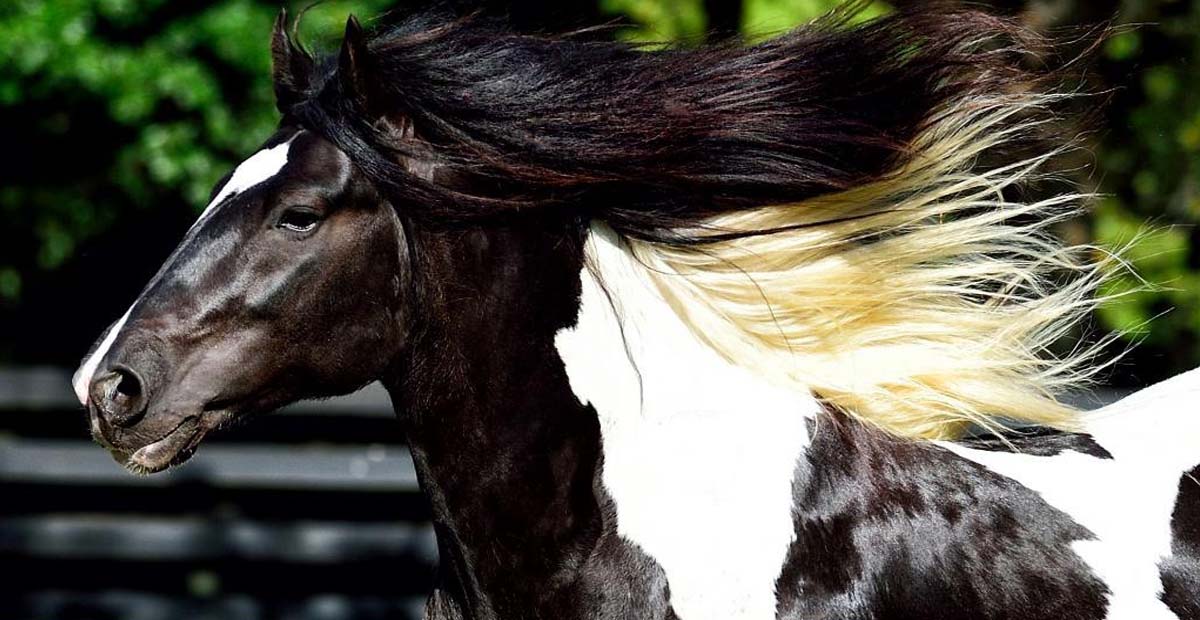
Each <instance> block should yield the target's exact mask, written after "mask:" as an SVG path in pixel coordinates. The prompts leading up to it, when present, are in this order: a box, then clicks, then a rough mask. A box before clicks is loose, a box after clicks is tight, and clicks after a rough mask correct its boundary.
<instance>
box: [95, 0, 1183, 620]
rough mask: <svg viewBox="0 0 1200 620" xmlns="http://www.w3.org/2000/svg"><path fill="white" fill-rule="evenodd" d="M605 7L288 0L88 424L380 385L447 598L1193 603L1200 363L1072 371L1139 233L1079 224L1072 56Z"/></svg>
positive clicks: (848, 24)
mask: <svg viewBox="0 0 1200 620" xmlns="http://www.w3.org/2000/svg"><path fill="white" fill-rule="evenodd" d="M601 39H603V38H602V37H597V36H594V34H590V33H588V32H583V33H571V34H564V35H545V34H536V35H535V34H520V33H514V32H511V31H509V30H507V29H506V28H505V27H504V26H503V25H502V24H497V23H494V22H493V21H489V20H488V19H485V18H481V17H478V16H475V17H471V16H467V17H463V16H461V15H453V14H443V13H439V12H437V11H432V12H421V11H416V12H411V13H406V14H403V15H399V14H398V15H394V16H391V17H389V18H387V19H386V20H384V21H381V22H379V23H378V24H375V25H373V26H372V27H371V28H370V29H367V28H364V27H363V26H362V25H360V23H359V22H358V21H357V20H356V19H355V18H354V17H351V18H350V19H349V21H348V23H347V26H346V30H345V35H344V37H343V40H342V41H341V43H340V47H339V48H338V49H337V51H336V52H334V53H331V54H323V55H322V54H314V53H312V52H310V51H308V50H306V49H305V48H304V47H303V46H302V45H301V44H300V43H299V42H298V41H296V40H295V36H294V34H289V19H288V18H287V16H286V15H285V14H283V13H281V14H280V16H279V18H278V20H277V21H276V24H275V28H274V31H273V33H272V39H271V50H272V58H273V67H274V68H273V82H274V90H275V97H276V100H277V105H278V108H279V112H280V114H281V121H280V125H279V128H278V130H277V131H276V132H275V133H274V135H272V136H270V137H269V138H268V139H267V140H266V142H265V143H264V145H263V146H262V148H261V150H260V151H258V152H257V153H255V154H254V155H253V156H251V157H249V158H248V159H246V160H245V161H244V162H242V163H241V164H240V165H238V166H237V167H236V168H235V169H234V170H233V171H232V172H231V173H230V174H229V175H227V176H226V177H225V178H224V179H223V180H221V181H220V182H219V183H218V184H217V186H216V188H215V189H214V192H213V195H212V196H211V200H210V202H209V204H208V206H207V208H205V209H204V211H203V213H202V214H201V215H200V217H199V219H198V220H197V221H196V222H195V224H194V225H193V226H192V227H191V228H190V229H189V230H188V231H187V232H186V234H185V235H184V237H183V240H182V242H181V243H180V245H179V246H178V248H177V249H176V250H175V251H174V252H173V253H172V254H171V255H170V256H169V257H168V258H167V259H166V261H165V263H164V264H163V266H162V268H161V269H160V270H159V271H158V272H157V274H156V275H155V276H154V277H153V278H152V279H151V280H150V282H149V283H148V284H147V285H146V287H145V288H144V290H143V292H142V293H141V294H140V296H139V297H138V298H137V299H136V300H135V301H134V302H133V304H132V305H131V307H130V308H129V310H128V311H127V312H126V313H125V314H124V316H122V317H120V318H119V319H118V320H117V321H116V322H114V323H113V324H112V325H111V326H110V327H109V328H108V329H107V331H105V332H104V333H103V334H102V335H101V337H100V339H99V340H98V342H97V343H96V344H95V345H94V346H93V347H92V349H91V351H89V353H88V354H87V356H86V357H85V358H84V360H83V362H82V364H81V366H80V368H79V370H78V372H77V373H76V375H75V377H74V379H73V386H74V390H75V392H76V394H77V395H78V397H79V400H80V402H81V403H82V404H83V405H84V407H85V408H86V410H87V413H88V417H89V420H90V427H91V432H92V434H93V435H94V437H95V439H96V440H97V441H98V442H99V443H100V444H101V445H103V446H104V447H105V448H107V449H108V450H109V451H110V452H111V453H112V455H113V456H114V458H115V459H116V460H117V461H118V462H119V463H122V464H123V465H125V466H126V467H127V468H128V469H130V470H131V471H133V472H136V473H152V472H157V471H161V470H164V469H166V468H168V467H171V466H175V465H178V464H180V463H182V462H184V461H185V460H186V459H187V458H188V457H189V456H190V455H191V454H192V453H193V452H194V451H195V450H196V449H197V446H198V445H199V444H200V442H201V440H202V439H203V438H204V437H205V436H206V435H207V434H208V433H210V432H212V431H214V430H215V429H219V428H221V427H224V426H227V425H229V424H231V423H233V422H235V421H237V420H242V419H246V418H248V417H249V416H252V415H255V414H261V413H264V412H269V411H271V410H273V409H276V408H278V407H280V406H283V405H285V404H287V403H290V402H293V401H296V400H299V399H308V398H322V397H328V396H331V395H336V394H343V393H347V392H350V391H352V390H355V389H357V388H359V387H361V386H363V385H365V384H367V383H369V382H372V381H380V382H382V384H383V385H384V386H385V387H386V389H387V390H388V392H389V394H390V397H391V399H392V401H393V404H394V407H395V411H396V415H397V418H398V420H399V423H400V424H401V425H402V427H403V430H404V433H405V436H406V438H407V441H408V443H409V445H410V446H411V451H412V456H413V460H414V463H415V467H416V470H417V472H418V475H419V478H420V483H421V488H422V490H423V493H424V494H425V496H426V497H427V498H428V500H429V502H430V505H431V507H432V514H433V522H434V528H435V532H436V535H437V543H438V551H439V557H440V560H439V568H438V571H437V574H436V576H435V579H434V583H433V584H432V593H431V594H430V597H429V599H428V603H427V607H426V614H427V617H428V618H431V619H437V620H448V619H467V618H470V619H487V618H507V619H515V618H520V619H527V620H528V619H535V618H552V619H555V620H562V619H567V618H594V619H604V618H613V619H617V618H619V619H628V618H638V619H682V620H698V619H705V618H720V619H722V620H749V619H763V618H780V619H788V620H799V619H801V618H804V619H808V618H828V619H844V620H849V619H878V620H885V619H891V620H895V619H907V618H922V619H944V620H950V619H957V618H988V619H1021V620H1039V619H1042V620H1083V619H1089V620H1090V619H1100V618H1110V619H1136V620H1153V619H1158V618H1188V619H1193V620H1194V619H1196V618H1200V485H1198V484H1197V476H1198V475H1200V469H1198V468H1197V465H1198V464H1200V417H1198V416H1196V415H1194V412H1195V409H1194V408H1193V407H1194V403H1195V401H1194V400H1193V399H1196V398H1200V374H1198V373H1197V372H1196V371H1193V372H1190V373H1187V374H1184V375H1180V376H1177V377H1176V378H1174V379H1171V380H1169V381H1166V382H1165V383H1162V384H1160V385H1157V386H1154V387H1151V388H1148V389H1146V390H1144V391H1142V392H1139V393H1137V394H1136V395H1133V396H1130V397H1128V398H1126V399H1124V400H1122V401H1120V402H1118V403H1117V404H1114V405H1111V406H1109V407H1106V408H1104V409H1101V410H1099V411H1094V412H1080V411H1078V410H1076V409H1074V408H1072V407H1071V406H1069V405H1066V404H1063V402H1062V400H1063V399H1062V398H1061V397H1062V395H1063V394H1064V393H1066V391H1069V390H1071V389H1074V388H1076V387H1079V386H1080V385H1084V384H1086V383H1087V381H1089V380H1091V379H1093V378H1094V377H1095V372H1097V369H1102V368H1104V367H1105V365H1104V363H1103V362H1100V361H1097V360H1098V359H1099V358H1097V357H1096V356H1095V355H1094V354H1095V353H1096V351H1097V347H1100V346H1101V345H1104V344H1105V342H1104V341H1103V339H1101V340H1100V341H1096V340H1090V341H1089V342H1092V343H1093V344H1092V345H1086V344H1084V345H1080V346H1076V347H1073V348H1070V349H1069V350H1067V351H1063V350H1062V349H1054V348H1053V345H1054V343H1055V342H1058V341H1060V340H1061V338H1062V337H1063V336H1065V335H1069V334H1071V333H1073V331H1072V330H1074V329H1075V327H1076V326H1078V325H1079V323H1080V320H1081V317H1082V316H1084V315H1086V313H1087V312H1088V311H1089V310H1090V309H1091V308H1092V307H1093V306H1094V305H1095V303H1097V302H1098V301H1100V300H1103V298H1104V297H1103V296H1102V295H1100V296H1097V295H1096V294H1095V290H1096V287H1097V286H1098V285H1099V284H1101V283H1102V282H1103V281H1104V278H1105V277H1106V274H1109V273H1111V272H1112V267H1113V265H1114V262H1115V263H1116V264H1119V263H1120V259H1119V257H1115V256H1113V255H1106V254H1104V253H1102V252H1098V251H1097V250H1096V249H1095V248H1088V247H1079V246H1071V245H1068V244H1065V243H1063V242H1061V241H1059V240H1058V239H1057V237H1056V236H1055V235H1054V234H1053V228H1054V226H1055V225H1056V223H1058V222H1061V221H1062V220H1063V219H1065V218H1068V217H1071V216H1073V214H1075V213H1076V212H1077V211H1078V210H1079V209H1081V208H1084V207H1086V203H1087V196H1086V195H1082V194H1080V193H1078V192H1073V191H1070V190H1068V189H1064V188H1063V186H1062V185H1060V184H1056V183H1055V182H1054V179H1055V177H1056V173H1055V170H1054V169H1052V167H1050V162H1053V161H1059V160H1060V157H1059V156H1060V155H1063V154H1064V152H1066V151H1067V150H1068V149H1069V148H1070V147H1069V146H1064V145H1065V144H1067V143H1069V140H1068V139H1066V138H1064V137H1063V135H1064V134H1062V133H1060V132H1061V131H1062V129H1061V127H1062V125H1061V124H1060V123H1059V121H1060V120H1066V117H1064V116H1063V114H1064V113H1063V110H1064V106H1067V105H1068V104H1069V103H1070V102H1072V101H1076V100H1077V98H1076V95H1075V93H1074V91H1072V90H1071V89H1070V88H1069V87H1068V85H1069V84H1070V78H1069V77H1068V76H1069V75H1070V74H1071V72H1072V69H1073V67H1074V66H1077V63H1073V61H1072V60H1071V59H1070V58H1066V55H1065V54H1063V53H1060V52H1058V51H1056V50H1058V49H1059V46H1057V45H1056V44H1055V43H1054V42H1053V41H1048V40H1044V39H1041V38H1039V37H1038V36H1037V35H1034V34H1031V33H1030V32H1029V31H1027V30H1026V29H1024V28H1023V27H1022V26H1021V25H1019V23H1017V22H1015V21H1013V20H1009V19H1007V18H1001V17H996V16H992V15H990V14H987V13H985V12H981V11H979V10H976V9H968V8H960V7H957V6H954V5H940V4H939V5H932V6H925V7H913V8H903V9H899V10H897V11H895V12H893V13H891V14H889V15H886V16H883V17H880V18H876V19H874V20H871V21H866V22H852V21H851V20H849V18H848V13H847V12H840V13H835V14H833V15H832V16H830V17H827V18H824V19H821V20H817V21H815V22H813V23H811V24H808V25H805V26H801V27H799V28H798V29H796V30H794V31H792V32H789V33H785V34H783V35H781V36H779V37H776V38H773V39H769V40H766V41H762V42H757V43H746V44H739V43H735V42H717V43H713V44H709V45H699V46H679V47H659V48H646V47H644V46H638V45H634V44H629V43H620V42H612V41H608V40H601ZM1055 141H1057V143H1055ZM1046 188H1049V189H1048V190H1047V189H1046ZM1043 190H1044V191H1043ZM1106 257H1107V258H1106ZM1189 402H1191V403H1193V405H1189V404H1188V403H1189Z"/></svg>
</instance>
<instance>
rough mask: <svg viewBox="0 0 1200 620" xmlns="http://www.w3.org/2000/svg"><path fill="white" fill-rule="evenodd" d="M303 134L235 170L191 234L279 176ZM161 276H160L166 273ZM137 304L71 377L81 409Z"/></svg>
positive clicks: (262, 151) (266, 151)
mask: <svg viewBox="0 0 1200 620" xmlns="http://www.w3.org/2000/svg"><path fill="white" fill-rule="evenodd" d="M300 133H301V132H297V133H296V134H294V135H292V137H291V138H289V139H288V140H287V141H286V142H283V143H281V144H277V145H275V146H273V147H271V148H268V149H263V150H261V151H259V152H257V153H255V154H254V155H252V156H250V158H249V159H247V160H246V161H243V162H242V163H241V164H239V165H238V167H237V168H235V169H234V171H233V174H232V175H230V177H229V181H228V182H226V183H225V185H224V186H223V187H222V188H221V191H219V192H217V195H216V197H214V198H213V199H212V201H211V202H209V203H208V206H206V207H205V208H204V212H203V213H201V214H200V217H199V218H197V219H196V222H195V223H194V224H192V226H191V228H190V229H189V232H190V231H191V230H194V229H195V228H196V227H197V226H199V225H200V224H201V222H203V221H205V220H206V219H208V218H209V217H211V216H212V214H213V212H215V211H216V208H217V206H218V205H220V204H222V203H223V202H225V199H227V198H229V197H231V196H235V195H237V194H240V193H242V192H244V191H246V190H248V189H250V188H251V187H254V186H255V185H258V184H259V183H262V182H264V181H266V180H267V179H270V178H271V177H273V176H275V175H276V174H279V171H280V170H282V169H283V167H284V165H286V164H287V161H288V149H289V148H290V147H291V144H292V140H295V139H296V136H298V135H300ZM164 271H165V270H164ZM159 273H160V274H161V273H163V271H160V272H159ZM158 277H159V276H155V278H154V279H153V280H151V281H150V283H149V284H147V285H146V289H149V288H150V287H151V286H153V285H154V283H155V282H157V281H158ZM138 301H141V297H138V299H137V300H134V302H133V304H131V305H130V306H129V309H128V310H126V311H125V314H124V315H123V316H122V317H121V318H120V319H119V320H118V321H117V322H116V323H115V324H114V325H113V326H112V328H111V329H109V330H108V333H107V334H106V335H105V337H104V340H103V341H101V343H100V345H99V346H97V347H96V350H95V351H94V352H92V354H91V355H89V356H88V357H87V359H85V360H84V361H83V363H82V364H81V365H80V366H79V370H77V371H75V376H74V377H72V380H71V384H72V387H73V388H74V390H75V396H76V397H77V398H78V399H79V403H80V404H81V405H83V406H85V407H86V406H87V404H88V389H89V387H90V386H91V383H92V376H93V375H95V374H96V367H97V366H99V365H100V361H101V360H102V359H104V356H105V355H106V354H107V353H108V349H109V348H110V347H112V345H113V342H115V341H116V340H117V335H118V334H119V333H120V331H121V328H123V327H124V326H125V321H126V320H128V319H129V315H130V314H132V313H133V309H134V308H135V307H137V304H138Z"/></svg>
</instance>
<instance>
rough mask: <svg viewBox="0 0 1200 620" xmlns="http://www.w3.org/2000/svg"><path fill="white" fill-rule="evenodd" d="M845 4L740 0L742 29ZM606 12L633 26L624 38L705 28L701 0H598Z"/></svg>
mask: <svg viewBox="0 0 1200 620" xmlns="http://www.w3.org/2000/svg"><path fill="white" fill-rule="evenodd" d="M844 4H845V0H744V2H743V4H742V20H741V21H742V33H743V34H745V35H746V36H747V37H748V38H750V39H759V38H762V37H764V36H770V35H772V34H776V33H779V32H782V31H785V30H787V29H789V28H794V27H796V26H798V25H800V24H802V23H805V22H808V21H811V20H813V19H816V18H818V17H820V16H822V15H824V14H826V13H829V12H830V11H833V10H834V9H836V8H838V7H840V6H842V5H844ZM600 8H601V9H602V10H604V11H605V12H607V13H613V14H622V15H624V16H626V17H627V18H629V20H630V21H631V22H633V24H634V27H632V28H627V29H624V30H622V31H621V32H620V33H619V36H620V37H621V38H622V39H625V40H628V41H638V42H642V43H666V42H672V41H684V42H689V41H690V42H699V41H703V40H704V35H705V33H706V32H707V31H708V29H709V25H708V19H707V15H706V14H705V11H704V3H703V2H702V0H600ZM887 10H888V8H887V5H886V4H885V3H883V2H874V3H872V4H870V5H869V6H867V7H866V8H865V9H864V10H863V11H861V12H859V13H858V14H857V15H856V16H855V20H856V21H858V20H864V19H870V18H872V17H878V16H879V15H882V14H884V13H885V12H886V11H887Z"/></svg>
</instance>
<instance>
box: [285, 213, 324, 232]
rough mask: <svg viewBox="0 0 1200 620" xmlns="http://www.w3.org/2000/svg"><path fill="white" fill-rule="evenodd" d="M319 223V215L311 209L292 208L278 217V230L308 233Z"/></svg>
mask: <svg viewBox="0 0 1200 620" xmlns="http://www.w3.org/2000/svg"><path fill="white" fill-rule="evenodd" d="M320 222H321V215H320V214H319V213H317V212H316V211H313V210H312V209H305V208H292V209H288V210H287V211H284V212H283V215H281V216H279V224H278V226H279V227H280V228H286V229H287V230H290V231H293V232H301V233H304V232H310V231H311V230H313V229H314V228H316V227H317V224H319V223H320Z"/></svg>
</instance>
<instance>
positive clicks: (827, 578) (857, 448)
mask: <svg viewBox="0 0 1200 620" xmlns="http://www.w3.org/2000/svg"><path fill="white" fill-rule="evenodd" d="M815 428H816V432H815V434H814V436H813V443H812V446H811V448H810V450H809V451H808V453H807V454H806V455H805V456H804V457H802V458H801V460H800V462H799V463H798V465H797V471H796V477H795V481H794V483H793V484H794V493H795V508H794V509H793V510H794V513H793V523H794V526H795V534H796V539H795V541H794V542H793V543H792V545H791V547H790V548H789V550H788V555H787V559H786V561H785V563H784V568H783V571H782V573H781V575H780V577H779V579H778V581H777V582H776V591H777V593H778V597H779V598H778V617H779V618H781V619H785V620H806V619H809V618H822V619H825V620H884V619H887V620H901V619H913V620H930V619H937V620H959V619H962V620H967V619H970V620H978V619H989V620H1002V619H1012V620H1084V619H1097V618H1103V617H1104V615H1105V609H1106V606H1107V602H1106V597H1105V594H1106V592H1107V588H1106V587H1105V585H1104V584H1103V583H1102V582H1101V581H1100V580H1099V579H1097V578H1096V576H1095V575H1093V574H1091V572H1090V571H1089V570H1088V567H1087V566H1086V565H1085V564H1084V563H1083V561H1082V560H1081V559H1080V558H1079V557H1078V556H1076V555H1075V553H1074V552H1073V551H1072V550H1071V543H1072V542H1073V541H1076V540H1086V539H1090V538H1093V535H1092V534H1091V533H1090V532H1089V531H1088V530H1087V529H1085V528H1084V527H1082V526H1080V525H1078V524H1076V523H1075V522H1074V521H1072V520H1071V518H1070V517H1069V516H1067V515H1066V514H1063V513H1062V512H1061V511H1059V510H1057V509H1055V508H1053V507H1051V506H1049V505H1048V504H1046V502H1044V501H1043V500H1042V499H1041V497H1039V496H1038V495H1037V494H1036V493H1034V492H1033V491H1031V490H1029V489H1027V488H1025V487H1024V486H1022V485H1020V484H1018V483H1017V482H1015V481H1013V480H1010V479H1008V478H1005V477H1003V476H1000V475H998V474H995V473H993V472H991V471H988V470H987V469H986V468H984V467H982V466H981V465H978V464H976V463H972V462H970V461H968V460H965V459H962V458H959V457H958V456H956V455H954V454H953V453H951V452H949V451H947V450H945V449H943V448H940V447H938V446H936V445H933V444H930V443H922V442H912V441H903V440H898V439H894V438H891V437H888V436H885V435H884V434H883V433H881V432H879V431H876V430H873V429H869V428H866V427H864V426H863V425H861V424H859V423H857V422H854V421H852V420H850V419H848V418H846V417H844V416H842V415H835V414H831V415H828V416H825V417H823V418H822V419H821V420H820V421H819V422H818V423H817V424H816V427H815Z"/></svg>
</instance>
